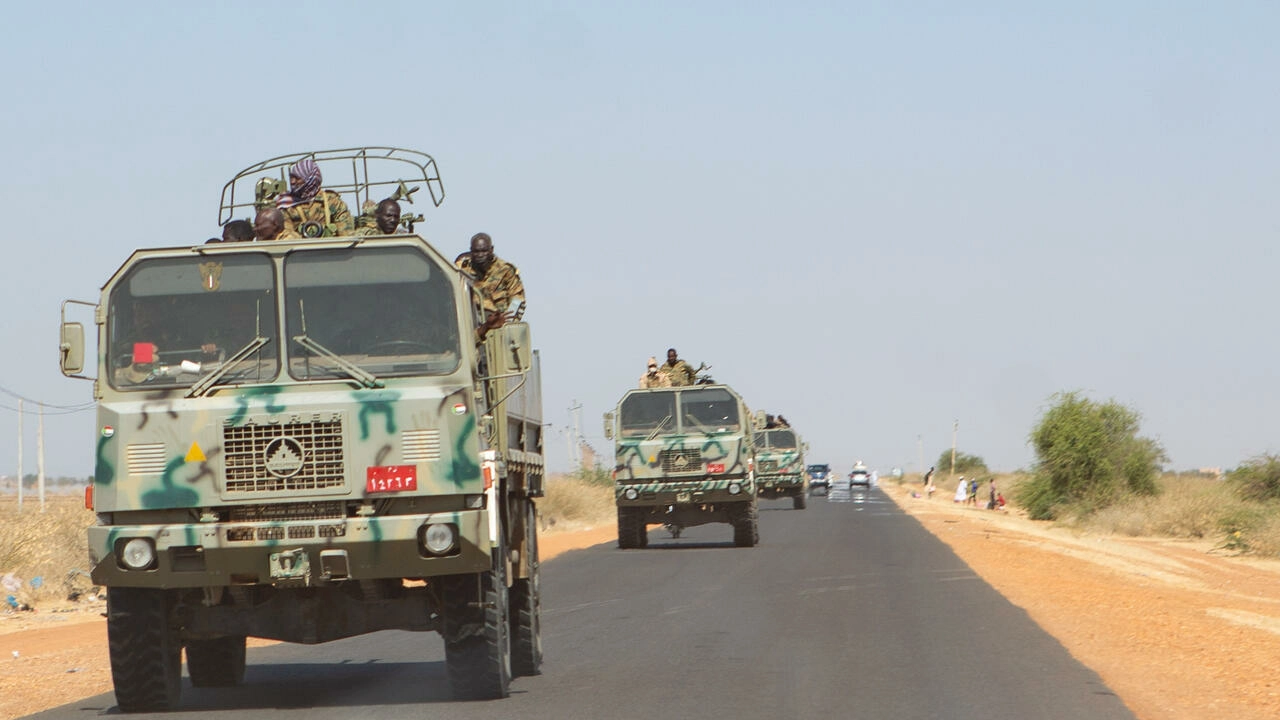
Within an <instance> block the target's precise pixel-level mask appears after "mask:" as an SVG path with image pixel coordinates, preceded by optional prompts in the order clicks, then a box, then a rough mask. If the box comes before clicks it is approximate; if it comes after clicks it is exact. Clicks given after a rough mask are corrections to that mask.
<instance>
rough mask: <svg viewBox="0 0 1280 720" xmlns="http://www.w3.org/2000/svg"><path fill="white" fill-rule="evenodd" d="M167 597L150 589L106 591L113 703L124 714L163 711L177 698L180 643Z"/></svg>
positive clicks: (161, 592) (179, 673) (179, 672)
mask: <svg viewBox="0 0 1280 720" xmlns="http://www.w3.org/2000/svg"><path fill="white" fill-rule="evenodd" d="M171 606H172V599H171V595H170V594H169V593H168V592H167V591H165V590H160V589H154V588H116V587H113V588H107V647H108V652H109V653H110V655H111V681H112V684H113V685H114V687H115V693H116V704H117V705H119V706H120V709H121V710H123V711H124V712H164V711H168V710H172V709H174V708H175V707H177V705H178V700H179V699H180V698H181V697H182V642H181V641H180V640H179V639H178V632H177V629H176V628H175V627H174V626H173V624H172V621H171V617H170V616H171V613H170V610H171Z"/></svg>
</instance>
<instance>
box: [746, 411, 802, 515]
mask: <svg viewBox="0 0 1280 720" xmlns="http://www.w3.org/2000/svg"><path fill="white" fill-rule="evenodd" d="M755 446H756V486H757V487H758V488H759V489H760V497H762V498H766V499H769V500H773V499H777V498H783V497H789V498H791V502H792V506H793V507H794V508H795V509H796V510H803V509H804V508H805V507H807V505H808V499H809V475H808V474H807V473H806V472H805V466H804V443H803V442H802V441H801V440H800V436H799V435H797V434H796V431H795V430H793V429H791V428H790V427H773V428H766V429H764V430H757V431H756V436H755Z"/></svg>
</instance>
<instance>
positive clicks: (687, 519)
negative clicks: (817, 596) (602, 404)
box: [605, 385, 760, 548]
mask: <svg viewBox="0 0 1280 720" xmlns="http://www.w3.org/2000/svg"><path fill="white" fill-rule="evenodd" d="M605 435H606V436H607V437H609V438H611V439H613V440H614V454H615V466H614V494H615V499H616V502H617V506H618V547H621V548H641V547H645V546H646V545H648V543H649V535H648V531H647V530H648V526H649V525H650V524H663V525H667V526H669V527H671V528H672V529H673V531H674V532H677V533H678V532H679V530H680V529H681V528H684V527H689V526H693V525H702V524H705V523H728V524H730V525H732V526H733V542H734V544H735V545H737V546H738V547H752V546H754V545H755V544H756V543H757V542H759V540H760V534H759V529H758V522H759V507H758V503H757V500H756V483H755V443H754V437H753V435H752V428H751V414H750V411H749V410H748V409H747V406H746V403H744V402H743V401H742V398H741V397H740V396H739V395H738V394H737V393H736V392H734V391H733V390H732V389H730V388H729V387H728V386H727V385H691V386H686V387H675V388H653V389H642V390H631V391H630V392H628V393H627V394H626V395H624V396H623V397H622V400H621V401H620V402H619V403H618V405H617V407H616V408H615V409H614V411H613V412H611V413H607V414H606V415H605Z"/></svg>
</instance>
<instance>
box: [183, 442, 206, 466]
mask: <svg viewBox="0 0 1280 720" xmlns="http://www.w3.org/2000/svg"><path fill="white" fill-rule="evenodd" d="M207 459H208V458H206V457H205V456H204V451H203V450H201V449H200V443H194V442H193V443H191V449H190V450H188V451H187V462H204V461H205V460H207Z"/></svg>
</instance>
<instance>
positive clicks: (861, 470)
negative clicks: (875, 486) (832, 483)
mask: <svg viewBox="0 0 1280 720" xmlns="http://www.w3.org/2000/svg"><path fill="white" fill-rule="evenodd" d="M849 485H850V486H853V485H861V486H862V487H865V488H869V487H871V471H870V470H868V469H867V467H866V466H865V465H863V464H862V463H858V464H857V465H854V466H853V472H851V473H849Z"/></svg>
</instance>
